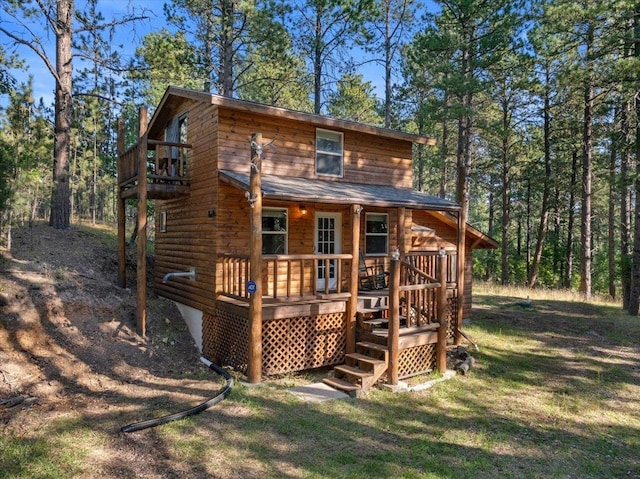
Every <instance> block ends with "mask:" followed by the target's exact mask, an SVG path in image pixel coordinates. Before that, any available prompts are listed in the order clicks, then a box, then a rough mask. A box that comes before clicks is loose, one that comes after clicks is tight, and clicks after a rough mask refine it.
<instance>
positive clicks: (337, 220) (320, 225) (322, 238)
mask: <svg viewBox="0 0 640 479" xmlns="http://www.w3.org/2000/svg"><path fill="white" fill-rule="evenodd" d="M341 245H342V215H341V214H340V213H323V212H318V213H316V227H315V251H316V254H340V253H341ZM337 273H338V268H337V260H331V261H330V262H329V266H328V268H327V264H326V262H325V261H322V260H319V261H318V277H317V278H316V285H317V288H318V290H324V288H325V285H326V284H327V283H326V282H327V281H329V289H332V290H333V289H336V287H337V285H338V278H337Z"/></svg>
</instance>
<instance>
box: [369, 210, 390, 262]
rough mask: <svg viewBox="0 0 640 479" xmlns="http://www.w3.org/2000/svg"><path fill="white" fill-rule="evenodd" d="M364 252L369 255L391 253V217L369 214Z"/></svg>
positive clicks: (383, 214) (382, 214)
mask: <svg viewBox="0 0 640 479" xmlns="http://www.w3.org/2000/svg"><path fill="white" fill-rule="evenodd" d="M364 241H365V245H364V251H365V253H366V254H368V255H381V256H382V255H387V254H388V253H389V215H388V214H387V213H367V214H366V215H365V230H364Z"/></svg>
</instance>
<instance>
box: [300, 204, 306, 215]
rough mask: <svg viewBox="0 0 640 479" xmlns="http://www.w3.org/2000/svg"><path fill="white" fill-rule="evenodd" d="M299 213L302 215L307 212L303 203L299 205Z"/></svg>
mask: <svg viewBox="0 0 640 479" xmlns="http://www.w3.org/2000/svg"><path fill="white" fill-rule="evenodd" d="M300 214H301V215H302V216H304V215H306V214H307V207H306V206H305V205H300Z"/></svg>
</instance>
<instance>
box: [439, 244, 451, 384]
mask: <svg viewBox="0 0 640 479" xmlns="http://www.w3.org/2000/svg"><path fill="white" fill-rule="evenodd" d="M438 271H439V275H438V276H439V278H438V280H439V281H440V287H439V288H438V293H437V294H438V296H437V297H436V301H437V303H436V304H437V308H438V323H440V326H439V327H438V342H437V344H436V369H437V370H438V372H439V373H444V372H445V371H446V370H447V336H448V331H449V315H448V312H447V252H446V251H445V250H444V248H441V249H440V251H439V252H438Z"/></svg>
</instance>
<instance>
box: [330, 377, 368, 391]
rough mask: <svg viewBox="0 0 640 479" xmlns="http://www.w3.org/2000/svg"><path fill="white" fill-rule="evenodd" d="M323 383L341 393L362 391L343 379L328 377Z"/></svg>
mask: <svg viewBox="0 0 640 479" xmlns="http://www.w3.org/2000/svg"><path fill="white" fill-rule="evenodd" d="M322 382H323V383H325V384H327V385H328V386H331V387H332V388H335V389H339V390H340V391H358V390H360V389H361V388H360V386H356V385H355V384H352V383H350V382H347V381H345V380H343V379H338V378H334V377H327V378H324V379H323V380H322Z"/></svg>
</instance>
